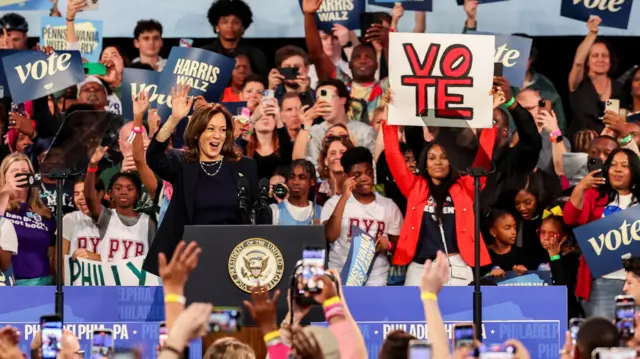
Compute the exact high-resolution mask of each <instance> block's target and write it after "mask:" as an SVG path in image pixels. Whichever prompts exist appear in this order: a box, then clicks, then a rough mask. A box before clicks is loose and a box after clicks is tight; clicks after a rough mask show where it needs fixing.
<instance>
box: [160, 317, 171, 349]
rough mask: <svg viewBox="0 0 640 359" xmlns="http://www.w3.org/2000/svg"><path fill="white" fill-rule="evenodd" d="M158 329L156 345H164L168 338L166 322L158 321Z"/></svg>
mask: <svg viewBox="0 0 640 359" xmlns="http://www.w3.org/2000/svg"><path fill="white" fill-rule="evenodd" d="M159 329H160V331H159V332H158V346H160V348H162V347H164V345H165V344H166V342H167V338H169V328H167V324H166V323H165V322H162V323H160V328H159Z"/></svg>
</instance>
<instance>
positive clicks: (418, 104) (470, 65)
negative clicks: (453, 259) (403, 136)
mask: <svg viewBox="0 0 640 359" xmlns="http://www.w3.org/2000/svg"><path fill="white" fill-rule="evenodd" d="M390 36H391V37H390V43H389V54H390V55H389V56H390V58H389V84H390V86H391V89H392V90H393V104H391V105H389V119H388V121H389V124H392V125H401V126H442V127H466V128H490V127H492V126H493V119H492V117H493V99H492V97H491V95H490V94H489V92H490V91H491V87H492V86H493V55H494V51H495V39H494V37H493V36H492V35H461V34H413V33H396V32H393V33H391V34H390Z"/></svg>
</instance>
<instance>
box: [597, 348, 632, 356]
mask: <svg viewBox="0 0 640 359" xmlns="http://www.w3.org/2000/svg"><path fill="white" fill-rule="evenodd" d="M636 355H637V352H636V350H635V349H633V348H623V347H620V348H596V349H594V350H593V352H591V358H592V359H635V358H636Z"/></svg>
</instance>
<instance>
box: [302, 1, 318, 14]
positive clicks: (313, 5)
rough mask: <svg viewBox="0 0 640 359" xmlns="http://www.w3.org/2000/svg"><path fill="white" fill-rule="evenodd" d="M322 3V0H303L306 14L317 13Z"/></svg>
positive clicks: (303, 9) (303, 8) (303, 10)
mask: <svg viewBox="0 0 640 359" xmlns="http://www.w3.org/2000/svg"><path fill="white" fill-rule="evenodd" d="M321 5H322V0H302V12H303V13H305V14H315V13H316V12H317V11H318V9H320V6H321Z"/></svg>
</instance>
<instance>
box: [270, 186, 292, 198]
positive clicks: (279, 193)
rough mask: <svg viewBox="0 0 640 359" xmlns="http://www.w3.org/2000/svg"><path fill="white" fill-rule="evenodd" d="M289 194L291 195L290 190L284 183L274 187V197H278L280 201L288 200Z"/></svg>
mask: <svg viewBox="0 0 640 359" xmlns="http://www.w3.org/2000/svg"><path fill="white" fill-rule="evenodd" d="M287 194H289V190H288V189H287V187H285V185H283V184H282V183H278V184H277V185H275V186H273V195H274V196H276V197H278V198H280V199H285V198H287Z"/></svg>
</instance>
